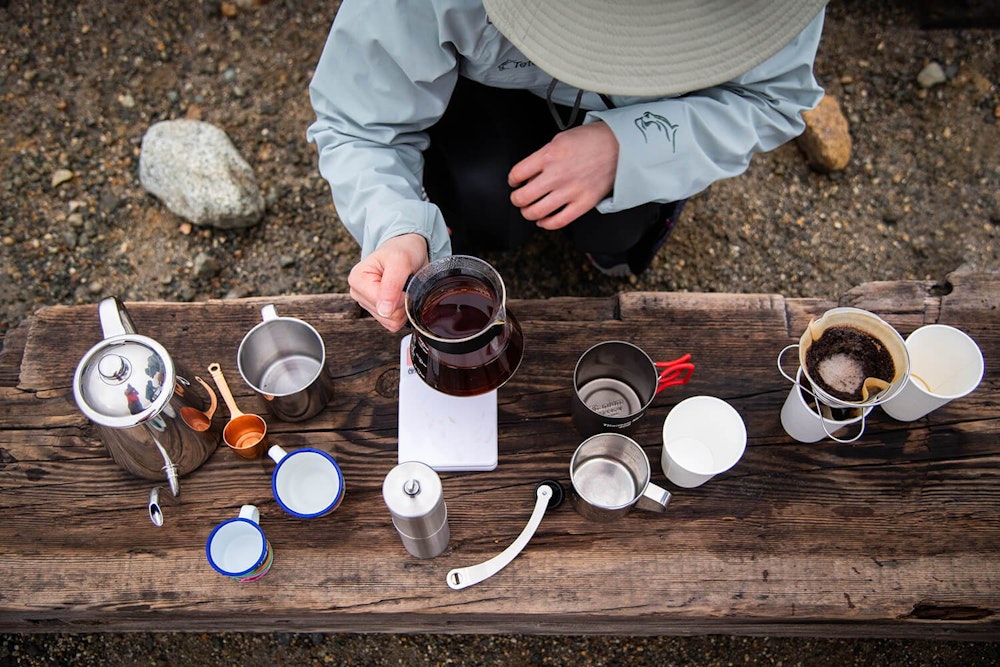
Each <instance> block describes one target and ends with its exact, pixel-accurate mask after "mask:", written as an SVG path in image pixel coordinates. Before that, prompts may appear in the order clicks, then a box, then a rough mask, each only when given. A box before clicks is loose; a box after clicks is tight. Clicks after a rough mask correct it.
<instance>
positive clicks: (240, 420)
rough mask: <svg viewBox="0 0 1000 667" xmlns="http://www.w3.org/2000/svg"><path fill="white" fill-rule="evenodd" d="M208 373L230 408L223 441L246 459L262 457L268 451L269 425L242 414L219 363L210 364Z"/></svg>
mask: <svg viewBox="0 0 1000 667" xmlns="http://www.w3.org/2000/svg"><path fill="white" fill-rule="evenodd" d="M208 372H209V373H211V374H212V379H213V380H215V384H216V385H217V386H218V387H219V393H221V394H222V398H223V400H224V401H225V402H226V407H228V408H229V423H228V424H226V428H225V429H223V431H222V439H223V440H225V441H226V444H227V445H229V448H230V449H232V450H233V451H234V452H236V453H237V454H239V455H240V456H242V457H243V458H245V459H256V458H258V457H260V455H261V454H263V453H264V450H265V449H267V424H266V423H265V422H264V420H263V419H262V418H261V417H260V416H258V415H254V414H248V413H245V412H241V411H240V409H239V408H238V407H236V399H234V398H233V393H232V392H231V391H230V390H229V384H228V383H227V382H226V378H225V377H224V376H223V375H222V368H221V367H220V366H219V364H218V363H213V364H210V365H209V367H208Z"/></svg>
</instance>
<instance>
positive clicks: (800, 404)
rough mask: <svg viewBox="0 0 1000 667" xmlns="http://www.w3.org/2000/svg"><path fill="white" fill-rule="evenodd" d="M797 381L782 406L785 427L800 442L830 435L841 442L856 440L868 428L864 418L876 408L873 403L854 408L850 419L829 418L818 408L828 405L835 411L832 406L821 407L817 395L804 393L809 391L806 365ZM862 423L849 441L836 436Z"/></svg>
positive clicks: (814, 440) (786, 431)
mask: <svg viewBox="0 0 1000 667" xmlns="http://www.w3.org/2000/svg"><path fill="white" fill-rule="evenodd" d="M795 380H796V381H795V384H793V385H792V390H791V391H789V392H788V398H786V399H785V404H784V405H783V406H782V408H781V426H782V428H784V429H785V433H787V434H788V435H790V436H791V437H793V438H795V439H796V440H798V441H799V442H819V441H820V440H822V439H823V438H827V437H829V438H832V439H834V440H836V441H838V442H854V441H855V440H857V439H858V438H860V437H861V434H862V433H864V431H865V422H864V419H865V417H867V416H868V413H870V412H871V411H872V406H870V405H869V406H867V407H865V408H851V411H852V412H853V413H854V415H853V416H852V417H850V418H848V419H842V420H838V419H833V418H832V417H827V416H825V414H823V413H822V412H817V409H819V410H822V408H823V407H826V408H827V410H831V409H832V408H829V407H828V406H822V405H821V406H820V407H819V408H817V403H816V397H815V396H811V395H810V396H811V398H810V399H806V397H805V396H804V395H803V392H806V391H808V390H807V389H805V388H804V387H803V386H802V368H799V370H798V373H796V376H795ZM858 422H860V424H859V426H858V432H857V434H856V435H854V436H852V437H851V438H850V439H847V440H844V439H841V438H838V437H836V434H837V432H838V431H841V430H843V429H844V428H846V427H847V426H850V425H851V424H857V423H858Z"/></svg>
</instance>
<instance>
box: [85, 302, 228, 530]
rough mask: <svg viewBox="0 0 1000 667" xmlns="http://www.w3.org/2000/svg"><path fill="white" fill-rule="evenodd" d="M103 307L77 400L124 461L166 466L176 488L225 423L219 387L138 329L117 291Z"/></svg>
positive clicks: (141, 466)
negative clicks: (100, 336)
mask: <svg viewBox="0 0 1000 667" xmlns="http://www.w3.org/2000/svg"><path fill="white" fill-rule="evenodd" d="M98 315H99V317H100V321H101V329H102V330H103V332H104V340H102V341H101V342H99V343H97V344H96V345H94V346H93V347H92V348H90V350H89V351H88V352H87V353H86V354H85V355H84V356H83V358H82V359H81V360H80V363H79V364H78V365H77V367H76V373H75V374H74V376H73V396H74V398H75V399H76V403H77V406H79V408H80V410H81V411H82V412H83V414H85V415H86V416H87V417H88V418H89V419H90V420H91V421H92V422H94V424H95V425H96V426H97V431H98V433H99V435H100V438H101V440H102V441H103V442H104V445H105V447H107V450H108V453H109V454H110V455H111V458H112V459H114V461H115V462H116V463H117V464H118V465H119V466H121V467H122V468H124V469H125V470H127V471H129V472H130V473H132V474H133V475H136V476H137V477H142V478H145V479H155V480H162V479H163V478H164V474H165V475H166V479H167V481H168V482H169V484H170V489H171V491H172V492H173V495H175V496H176V495H178V494H179V493H180V484H179V482H178V478H179V477H181V476H183V475H186V474H187V473H189V472H191V471H192V470H194V469H196V468H197V467H198V466H200V465H201V464H202V463H204V462H205V461H206V460H207V459H208V457H209V456H211V455H212V452H213V451H215V448H216V447H217V446H218V444H219V439H220V437H221V435H222V427H221V424H216V423H214V422H213V420H212V416H213V414H214V412H215V406H216V405H217V399H216V397H215V393H214V392H213V391H212V389H211V388H210V387H209V385H208V384H207V383H206V382H205V381H204V380H202V379H201V378H198V377H194V376H191V375H188V374H187V373H186V372H185V371H184V370H183V369H181V368H179V367H178V366H177V365H176V364H175V362H174V360H173V359H172V358H171V356H170V354H169V353H168V352H167V350H166V349H165V348H164V347H163V346H162V345H161V344H160V343H158V342H156V341H155V340H153V339H152V338H147V337H146V336H141V335H139V334H137V333H136V331H135V325H134V324H133V323H132V318H131V317H130V316H129V314H128V311H127V310H126V309H125V305H124V304H123V303H122V302H121V301H119V300H118V299H117V298H115V297H109V298H107V299H104V300H103V301H101V303H100V304H99V306H98ZM189 378H193V379H194V382H192V381H191V379H189ZM151 513H152V512H151ZM154 523H156V521H155V520H154Z"/></svg>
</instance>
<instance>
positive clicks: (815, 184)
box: [0, 0, 1000, 666]
mask: <svg viewBox="0 0 1000 667" xmlns="http://www.w3.org/2000/svg"><path fill="white" fill-rule="evenodd" d="M250 4H262V6H260V7H257V8H255V9H252V10H249V9H248V10H239V9H237V10H236V11H235V12H232V11H229V10H230V9H231V8H232V7H235V6H237V5H250ZM336 4H337V3H336V2H329V1H326V2H324V1H320V0H284V1H281V0H271V1H270V2H264V3H260V2H258V3H253V2H249V1H246V2H244V1H243V0H240V2H236V3H233V4H229V3H221V4H220V3H219V2H215V1H214V0H211V1H202V0H199V1H195V0H187V1H182V0H163V1H161V2H135V1H134V0H132V1H129V0H104V1H101V0H78V1H77V2H75V3H63V2H58V1H57V0H33V1H32V2H27V1H26V0H0V100H2V107H0V108H2V109H3V111H2V117H3V121H4V122H3V123H0V173H2V174H3V179H2V180H0V258H2V273H0V286H2V289H0V337H2V336H3V335H4V333H5V332H6V331H7V330H8V329H9V328H11V327H14V326H16V325H17V324H18V323H19V322H20V321H21V320H22V319H23V318H25V317H27V316H29V315H30V314H31V313H32V312H34V310H36V309H37V308H39V307H41V306H45V305H52V304H80V303H96V302H97V301H98V300H99V299H100V298H101V297H103V296H106V295H110V294H115V295H118V296H121V297H123V298H125V299H128V300H169V301H194V300H202V299H207V298H225V297H239V296H248V295H278V294H292V293H320V292H346V291H347V272H348V270H349V268H350V266H352V265H353V264H354V262H355V261H356V260H357V247H356V244H355V243H354V241H353V240H352V239H351V238H350V237H349V236H348V235H347V234H346V233H345V232H344V231H343V229H342V227H341V226H340V225H339V223H338V221H337V219H336V213H335V211H334V209H333V206H332V204H331V202H330V196H329V190H328V188H327V186H326V184H325V182H324V181H323V180H322V179H321V178H320V177H319V175H318V172H317V170H316V166H315V163H316V156H315V150H314V147H313V146H311V145H309V144H307V143H306V141H305V128H306V126H307V125H308V124H309V122H310V121H311V120H312V111H311V109H310V107H309V101H308V93H307V90H306V89H307V85H308V81H309V78H310V77H311V74H312V67H313V65H314V63H315V62H316V60H317V58H318V56H319V52H320V50H321V48H322V45H323V42H324V39H325V36H326V33H327V30H328V27H329V23H330V21H331V20H332V18H333V14H334V12H335V8H336ZM964 4H969V3H964ZM971 4H973V5H975V4H977V3H971ZM227 14H234V15H232V16H228V15H227ZM931 62H937V63H938V64H940V65H941V67H942V70H943V72H944V74H945V76H946V77H947V80H946V81H944V82H943V83H941V84H939V85H936V86H934V87H931V88H924V87H923V86H921V85H920V84H918V74H919V73H920V72H921V71H922V70H923V69H924V68H925V67H926V66H927V65H928V64H929V63H931ZM816 72H817V76H818V78H819V79H820V81H821V83H822V84H823V85H824V86H825V87H826V88H827V91H828V93H829V94H831V95H833V96H835V97H836V98H837V99H838V100H839V102H840V104H841V107H842V108H843V110H844V113H845V115H846V116H847V118H848V120H849V123H850V127H851V135H852V138H853V141H854V153H853V155H852V159H851V163H850V164H849V165H848V167H847V168H846V169H845V170H843V171H840V172H837V173H834V174H831V175H822V174H818V173H815V172H813V171H811V170H810V169H809V168H808V166H807V165H806V163H805V160H804V159H803V156H802V154H801V152H800V151H799V150H798V148H797V147H796V145H795V144H794V143H792V144H788V145H786V146H784V147H782V148H779V149H778V150H776V151H773V152H772V153H770V154H768V155H762V156H758V158H756V159H755V161H754V164H753V165H752V166H751V168H750V170H749V171H748V172H747V173H746V174H744V175H743V176H741V177H739V178H735V179H732V180H729V181H726V182H721V183H718V184H716V185H714V186H713V187H712V188H711V189H710V190H709V191H707V192H705V193H703V194H701V195H699V196H697V197H695V198H694V199H693V200H692V201H691V203H690V204H689V205H688V207H687V209H686V210H685V214H684V217H683V218H682V220H681V223H680V224H679V226H678V228H677V229H676V230H675V232H674V235H673V237H672V238H671V241H670V243H669V244H668V245H667V247H666V248H665V249H664V250H663V251H662V252H661V254H660V256H659V257H658V259H657V261H656V263H655V264H654V266H653V267H652V269H651V270H650V271H648V272H647V273H646V274H645V275H644V276H642V277H641V278H639V279H635V280H631V281H625V282H622V281H620V280H614V279H609V278H605V277H603V276H600V275H598V274H595V273H594V272H593V271H592V270H591V269H590V268H589V266H588V265H587V263H586V261H585V260H583V259H582V258H581V257H580V256H579V255H577V254H576V253H575V252H574V250H573V249H572V247H571V246H570V245H569V244H568V243H566V242H565V240H564V239H563V237H562V236H561V235H559V234H545V235H539V236H538V237H537V238H536V239H535V241H533V242H532V243H530V244H529V245H528V246H527V247H525V248H524V249H522V250H520V251H518V252H517V253H511V254H507V255H497V256H488V257H486V259H487V260H489V261H491V262H492V263H493V264H495V265H496V266H497V268H498V269H499V270H500V272H501V274H502V275H503V276H504V279H505V281H506V282H507V284H508V290H509V294H510V296H511V297H513V298H541V297H548V296H558V295H575V296H603V295H610V294H614V293H616V292H618V291H621V290H625V289H638V290H672V291H718V292H744V293H746V292H771V293H781V294H784V295H786V296H789V297H799V296H811V297H825V298H836V297H838V296H839V295H840V294H841V293H843V292H844V291H846V290H847V289H849V288H851V287H853V286H854V285H857V284H859V283H862V282H866V281H872V280H896V279H920V280H937V281H942V282H944V281H945V280H946V277H947V275H948V274H949V273H951V272H954V271H997V270H1000V262H998V242H997V236H998V225H1000V160H998V159H997V146H1000V40H998V39H997V32H996V31H991V30H985V29H978V30H971V29H965V30H959V29H936V30H923V29H921V27H920V15H919V13H918V12H917V10H916V9H913V8H912V7H911V3H907V2H904V1H902V0H898V1H892V2H889V1H887V2H882V3H864V2H861V1H860V0H858V1H850V0H841V1H837V0H834V1H833V2H832V3H831V5H830V8H829V10H828V15H827V26H826V30H825V35H824V41H823V43H822V45H821V47H820V52H819V55H818V57H817V63H816ZM179 117H188V118H200V119H201V120H205V121H207V122H210V123H213V124H215V125H217V126H219V127H221V128H222V129H224V130H225V131H226V132H227V133H228V134H229V136H230V137H231V138H232V140H233V142H234V143H235V145H236V147H237V148H238V149H239V150H240V151H241V153H242V154H243V155H244V156H245V157H246V159H247V160H248V162H250V164H251V165H252V166H253V168H254V170H255V172H256V174H257V178H258V182H259V184H260V185H261V187H262V189H263V191H264V192H265V194H266V200H267V207H268V210H267V214H266V216H265V218H264V220H263V221H262V222H261V223H260V224H259V225H257V226H255V227H253V228H250V229H245V230H229V231H220V230H216V229H211V228H198V227H195V228H191V227H190V226H189V225H186V224H184V221H183V220H181V219H179V218H177V217H176V216H174V215H172V214H171V213H169V212H168V211H167V210H165V209H164V208H163V206H162V205H161V204H160V203H159V202H158V201H157V200H156V199H155V198H153V197H152V196H150V195H148V194H147V193H145V192H144V191H143V189H142V187H141V185H140V183H139V180H138V175H137V169H138V155H139V145H140V141H141V139H142V136H143V133H144V132H145V130H146V129H147V128H148V127H149V126H150V125H151V124H152V123H154V122H156V121H159V120H164V119H168V118H179ZM199 254H201V255H202V256H203V257H205V258H208V259H209V260H211V261H209V262H207V263H206V264H205V265H202V263H198V264H197V265H196V263H195V261H194V259H195V257H196V256H198V255H199ZM998 647H1000V644H961V643H950V642H923V641H876V640H863V641H846V640H837V641H832V640H831V641H826V640H823V641H820V640H811V639H810V640H804V639H780V638H769V639H765V638H752V639H751V638H725V637H707V638H705V637H699V638H656V639H652V638H651V639H641V638H632V639H628V638H575V637H554V638H529V637H506V636H498V637H453V636H403V637H393V636H365V635H287V634H278V635H216V634H206V635H199V634H184V635H170V634H137V635H113V634H86V635H37V636H0V666H6V665H68V664H72V665H125V664H129V665H132V664H168V663H169V664H173V663H178V662H183V663H190V664H220V663H230V662H240V663H241V664H244V665H255V664H261V665H264V664H267V665H305V664H363V665H388V664H405V665H424V664H427V665H431V664H448V663H453V664H498V665H499V664H503V665H522V664H523V665H527V664H568V663H571V662H572V663H586V664H609V665H614V664H625V663H628V664H636V665H646V664H650V665H653V664H656V665H670V664H706V665H751V664H774V665H778V664H783V665H820V666H822V665H870V664H880V665H890V664H891V665H987V664H990V665H994V664H998V663H1000V654H998V650H1000V649H998Z"/></svg>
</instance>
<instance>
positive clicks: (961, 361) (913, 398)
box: [882, 324, 985, 422]
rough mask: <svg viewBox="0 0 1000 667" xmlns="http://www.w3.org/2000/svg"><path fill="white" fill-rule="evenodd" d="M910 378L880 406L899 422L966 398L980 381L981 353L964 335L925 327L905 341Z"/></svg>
mask: <svg viewBox="0 0 1000 667" xmlns="http://www.w3.org/2000/svg"><path fill="white" fill-rule="evenodd" d="M906 350H907V353H908V354H909V355H910V378H909V379H908V380H907V382H906V385H905V386H904V387H903V389H902V390H901V391H900V392H899V394H897V395H896V396H894V397H893V398H891V399H889V400H888V401H886V402H885V403H883V404H882V409H883V410H885V413H886V414H887V415H889V416H890V417H892V418H893V419H896V420H898V421H904V422H909V421H914V420H916V419H920V418H921V417H923V416H924V415H926V414H928V413H930V412H932V411H934V410H937V409H938V408H940V407H941V406H942V405H945V404H946V403H950V402H951V401H954V400H955V399H956V398H962V397H963V396H966V395H968V394H969V393H971V392H972V390H974V389H975V388H976V387H978V386H979V383H980V382H981V381H982V379H983V372H984V370H985V365H984V364H983V352H982V350H980V349H979V345H978V344H977V343H976V341H974V340H972V338H970V337H969V335H968V334H966V333H965V332H964V331H961V330H959V329H956V328H955V327H950V326H948V325H946V324H928V325H927V326H923V327H920V328H919V329H917V330H916V331H914V332H913V333H911V334H910V335H909V336H908V337H907V338H906Z"/></svg>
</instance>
